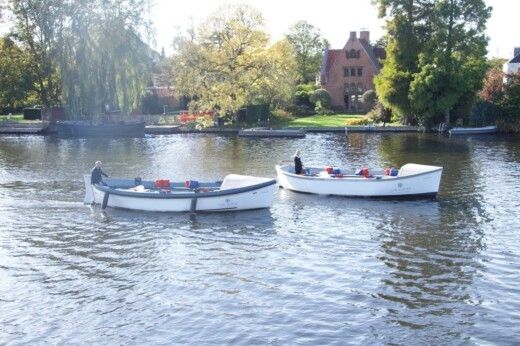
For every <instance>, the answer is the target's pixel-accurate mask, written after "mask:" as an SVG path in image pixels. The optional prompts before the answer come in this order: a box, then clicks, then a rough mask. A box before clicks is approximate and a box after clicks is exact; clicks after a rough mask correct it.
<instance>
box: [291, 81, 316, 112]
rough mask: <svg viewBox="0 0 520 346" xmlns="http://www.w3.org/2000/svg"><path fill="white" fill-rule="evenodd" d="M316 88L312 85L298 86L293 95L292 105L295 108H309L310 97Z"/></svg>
mask: <svg viewBox="0 0 520 346" xmlns="http://www.w3.org/2000/svg"><path fill="white" fill-rule="evenodd" d="M316 89H317V87H316V85H314V84H311V83H309V84H298V85H297V86H296V92H295V93H294V103H295V105H296V106H306V107H310V106H311V103H310V97H311V95H312V93H313V92H314V90H316Z"/></svg>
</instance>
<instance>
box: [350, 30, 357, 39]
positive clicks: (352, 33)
mask: <svg viewBox="0 0 520 346" xmlns="http://www.w3.org/2000/svg"><path fill="white" fill-rule="evenodd" d="M356 37H357V33H356V32H355V31H351V32H350V38H349V40H355V39H356Z"/></svg>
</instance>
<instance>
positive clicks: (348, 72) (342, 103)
mask: <svg viewBox="0 0 520 346" xmlns="http://www.w3.org/2000/svg"><path fill="white" fill-rule="evenodd" d="M385 57H386V54H385V50H384V49H383V48H379V47H374V46H372V45H371V44H370V32H369V31H361V32H360V33H359V38H358V37H357V33H356V32H355V31H352V32H351V33H350V37H349V39H348V41H347V43H346V44H345V47H343V49H327V50H325V54H324V56H323V63H322V67H321V72H320V76H319V84H320V85H321V87H322V88H323V89H325V90H327V91H328V92H329V94H330V96H331V98H332V107H333V108H335V109H342V110H350V111H365V109H364V106H363V104H362V103H361V95H363V93H364V92H365V91H367V90H374V81H373V79H374V76H375V75H377V74H378V73H379V70H380V69H381V66H380V64H379V59H384V58H385Z"/></svg>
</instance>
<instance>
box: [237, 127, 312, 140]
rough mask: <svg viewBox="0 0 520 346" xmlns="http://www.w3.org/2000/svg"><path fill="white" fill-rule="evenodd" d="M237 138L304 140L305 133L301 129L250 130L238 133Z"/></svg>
mask: <svg viewBox="0 0 520 346" xmlns="http://www.w3.org/2000/svg"><path fill="white" fill-rule="evenodd" d="M238 136H239V137H282V138H304V137H305V131H304V130H302V129H267V128H252V129H243V130H240V131H238Z"/></svg>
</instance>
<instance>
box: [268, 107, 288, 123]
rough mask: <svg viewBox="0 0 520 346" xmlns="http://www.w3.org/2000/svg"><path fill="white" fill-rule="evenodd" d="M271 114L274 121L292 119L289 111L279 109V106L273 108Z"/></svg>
mask: <svg viewBox="0 0 520 346" xmlns="http://www.w3.org/2000/svg"><path fill="white" fill-rule="evenodd" d="M271 115H272V117H273V120H274V121H280V122H283V121H289V120H291V119H292V116H291V113H290V112H288V111H286V110H284V109H281V108H276V109H274V110H273V111H272V112H271Z"/></svg>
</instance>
